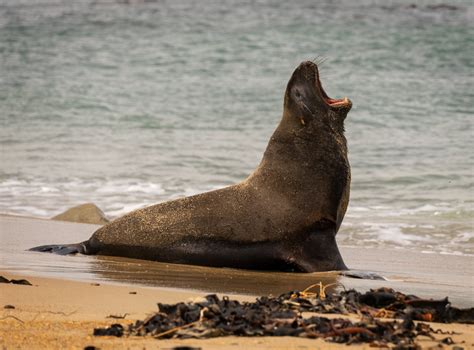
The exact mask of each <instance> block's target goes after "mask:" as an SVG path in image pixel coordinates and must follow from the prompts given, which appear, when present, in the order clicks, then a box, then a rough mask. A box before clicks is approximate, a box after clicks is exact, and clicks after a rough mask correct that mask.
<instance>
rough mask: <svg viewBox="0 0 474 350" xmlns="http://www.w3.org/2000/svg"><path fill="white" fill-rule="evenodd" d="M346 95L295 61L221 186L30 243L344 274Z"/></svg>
mask: <svg viewBox="0 0 474 350" xmlns="http://www.w3.org/2000/svg"><path fill="white" fill-rule="evenodd" d="M351 107H352V103H351V101H350V100H349V99H347V98H344V99H332V98H330V97H328V95H327V94H326V92H325V91H324V89H323V88H322V86H321V82H320V79H319V72H318V67H317V65H316V64H315V63H313V62H310V61H307V62H303V63H301V64H300V65H299V66H298V67H297V68H296V70H295V71H294V73H293V75H292V76H291V78H290V80H289V82H288V85H287V88H286V92H285V95H284V108H283V116H282V118H281V121H280V123H279V125H278V127H277V129H276V130H275V132H274V133H273V135H272V137H271V139H270V141H269V143H268V146H267V149H266V150H265V153H264V155H263V159H262V161H261V163H260V165H259V166H258V167H257V169H256V170H255V171H254V172H253V173H252V174H251V175H250V176H249V177H248V178H247V179H246V180H244V181H242V182H240V183H238V184H236V185H233V186H229V187H226V188H222V189H219V190H215V191H211V192H206V193H202V194H198V195H195V196H191V197H186V198H181V199H177V200H172V201H169V202H165V203H161V204H156V205H153V206H150V207H146V208H144V209H139V210H136V211H133V212H131V213H129V214H127V215H125V216H123V217H121V218H118V219H116V220H114V221H112V222H110V223H108V224H107V225H105V226H103V227H101V228H99V229H98V230H97V231H96V232H95V233H94V234H93V235H92V237H91V238H90V239H89V240H87V241H85V242H82V243H78V244H67V245H47V246H40V247H36V248H32V250H35V251H52V252H54V253H58V254H71V253H77V252H79V253H82V254H101V255H113V256H124V257H131V258H138V259H147V260H156V261H163V262H171V263H182V264H194V265H205V266H216V267H236V268H246V269H256V270H283V271H301V272H313V271H328V270H345V269H346V265H345V264H344V262H343V259H342V257H341V255H340V253H339V249H338V247H337V244H336V233H337V231H338V230H339V227H340V226H341V222H342V219H343V217H344V214H345V212H346V209H347V205H348V203H349V188H350V181H351V175H350V166H349V161H348V159H347V144H346V138H345V136H344V119H345V118H346V116H347V113H348V112H349V110H350V109H351Z"/></svg>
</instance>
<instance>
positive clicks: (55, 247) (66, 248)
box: [28, 243, 87, 255]
mask: <svg viewBox="0 0 474 350" xmlns="http://www.w3.org/2000/svg"><path fill="white" fill-rule="evenodd" d="M28 250H30V251H34V252H48V253H54V254H59V255H69V254H76V253H81V254H87V248H86V246H85V244H84V243H76V244H51V245H41V246H39V247H34V248H30V249H28Z"/></svg>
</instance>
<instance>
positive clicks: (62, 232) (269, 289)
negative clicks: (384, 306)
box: [0, 215, 474, 349]
mask: <svg viewBox="0 0 474 350" xmlns="http://www.w3.org/2000/svg"><path fill="white" fill-rule="evenodd" d="M96 228H97V226H95V225H85V224H77V223H67V222H56V221H49V220H43V219H36V218H28V217H17V216H9V215H2V216H0V232H1V239H2V242H3V243H4V245H3V248H2V256H1V260H0V262H1V264H0V265H1V266H0V275H2V276H4V277H6V278H8V279H12V278H15V279H20V278H25V279H27V280H28V281H30V282H31V283H32V284H33V286H26V285H12V284H0V305H1V306H2V313H1V317H0V318H1V321H0V339H1V340H0V345H1V346H3V347H4V348H7V349H15V348H65V347H67V348H84V347H85V346H89V345H93V346H96V347H99V348H101V349H109V348H110V349H112V348H117V347H118V348H140V349H142V348H163V349H169V348H172V347H174V346H178V345H187V346H195V347H200V348H202V349H238V348H247V349H305V348H307V349H315V348H316V349H318V348H320V349H333V348H334V349H337V348H341V347H345V345H337V344H332V343H328V342H325V341H323V340H320V339H319V340H310V339H299V338H292V337H283V338H270V337H263V338H262V337H260V338H242V337H238V338H237V337H225V338H215V339H208V340H156V339H153V338H139V337H128V338H125V337H124V338H113V337H94V336H93V335H92V331H93V329H94V328H95V327H104V326H106V325H110V324H113V323H117V322H118V323H121V324H123V325H127V324H129V323H132V322H133V321H135V320H138V319H143V318H144V317H145V316H146V315H149V314H151V313H153V312H155V311H156V310H157V307H156V303H157V302H161V303H175V302H179V301H187V300H191V299H193V298H196V297H199V296H203V295H206V294H209V293H213V292H216V293H219V294H221V295H223V294H230V295H232V297H233V298H236V299H238V300H241V301H244V300H247V301H250V300H254V299H255V296H257V295H267V294H273V295H277V293H280V292H281V293H282V292H285V291H288V290H302V289H304V288H305V287H307V286H308V285H310V284H312V283H316V282H319V281H321V282H323V283H324V284H328V283H334V282H337V283H340V284H342V285H344V286H345V287H346V288H351V287H352V288H356V289H359V290H367V289H369V288H375V287H380V286H389V287H392V288H395V289H399V290H402V291H405V292H408V293H413V294H417V295H419V296H423V297H433V298H442V297H445V296H449V297H450V299H451V300H452V301H453V303H454V305H456V306H462V307H469V306H472V304H473V303H472V295H473V294H472V290H473V280H472V277H471V276H470V271H471V268H470V266H472V260H471V259H470V258H469V257H463V256H449V255H445V256H437V255H436V256H435V255H432V254H418V255H416V254H414V253H410V252H403V251H382V252H381V251H371V250H362V249H361V248H350V247H341V251H342V252H343V256H344V258H345V259H346V262H347V263H348V265H349V266H352V267H354V268H356V269H360V270H369V271H376V272H377V273H380V274H382V275H384V276H386V277H387V278H388V279H389V280H388V281H369V280H358V279H351V278H346V277H341V276H338V275H337V274H335V273H324V274H289V273H286V274H283V273H268V272H265V273H262V272H252V271H244V270H232V269H211V268H206V267H197V266H185V265H172V264H162V263H155V262H143V261H139V260H132V259H119V260H116V259H112V258H106V259H103V258H101V257H84V256H82V257H81V256H73V257H58V256H56V255H52V254H41V253H33V252H27V251H25V249H26V248H28V246H29V245H34V244H36V243H37V242H40V241H43V242H52V241H61V242H63V241H64V242H69V241H74V240H76V239H80V238H81V237H82V238H84V239H85V238H87V237H88V236H89V235H90V233H91V232H93V231H94V230H95V229H96ZM9 237H10V238H9ZM381 262H382V263H383V264H381ZM467 267H469V268H467ZM42 276H44V277H42ZM193 276H194V277H193ZM184 281H188V283H187V284H185V283H184ZM257 281H258V283H256V282H257ZM5 305H13V306H14V307H15V308H14V309H9V308H3V307H4V306H5ZM111 315H114V316H123V315H126V316H125V318H124V319H114V318H109V317H108V316H111ZM352 318H353V319H355V320H357V316H352ZM432 327H433V328H434V329H438V328H439V329H442V330H443V331H455V332H456V333H459V334H456V335H453V336H452V338H453V340H454V341H455V342H456V343H457V344H458V345H461V346H463V347H464V348H469V347H471V346H474V345H473V344H474V326H471V325H461V324H432ZM419 343H420V344H422V345H423V347H426V348H429V347H430V346H432V345H434V344H435V343H434V342H432V341H429V340H428V339H420V340H419ZM352 348H354V349H362V348H369V347H368V345H365V346H364V345H354V346H352Z"/></svg>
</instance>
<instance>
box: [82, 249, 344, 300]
mask: <svg viewBox="0 0 474 350" xmlns="http://www.w3.org/2000/svg"><path fill="white" fill-rule="evenodd" d="M90 272H92V273H94V274H96V275H97V278H98V279H103V280H109V281H113V282H120V283H127V284H128V283H139V284H143V285H147V286H153V287H167V288H184V289H194V290H202V291H206V292H215V293H236V294H251V295H268V294H272V295H279V294H282V293H285V292H288V291H290V290H303V289H305V288H307V287H308V286H310V285H311V284H314V283H319V282H322V283H323V285H329V284H331V285H332V286H329V287H328V289H327V291H330V290H331V289H332V288H334V287H336V286H337V283H338V282H339V280H340V279H341V277H340V276H339V275H338V273H336V272H327V273H284V272H267V271H265V272H263V271H262V272H259V271H248V270H238V269H229V268H212V267H202V266H192V265H179V264H167V263H160V262H154V261H143V260H135V259H127V258H117V257H107V256H97V257H96V259H94V260H93V261H92V262H91V264H90Z"/></svg>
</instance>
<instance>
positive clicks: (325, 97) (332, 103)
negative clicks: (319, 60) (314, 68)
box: [316, 73, 350, 107]
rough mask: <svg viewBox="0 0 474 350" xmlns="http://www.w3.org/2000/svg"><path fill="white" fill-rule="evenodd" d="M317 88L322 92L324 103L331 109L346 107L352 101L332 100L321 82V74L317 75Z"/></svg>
mask: <svg viewBox="0 0 474 350" xmlns="http://www.w3.org/2000/svg"><path fill="white" fill-rule="evenodd" d="M316 87H317V88H318V90H319V91H320V92H321V96H322V97H323V100H324V102H326V103H327V104H328V105H329V106H330V107H344V106H347V105H349V104H350V101H349V99H348V98H347V97H344V98H331V97H329V96H328V94H327V93H326V91H324V89H323V86H322V85H321V81H320V80H319V74H317V73H316Z"/></svg>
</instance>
